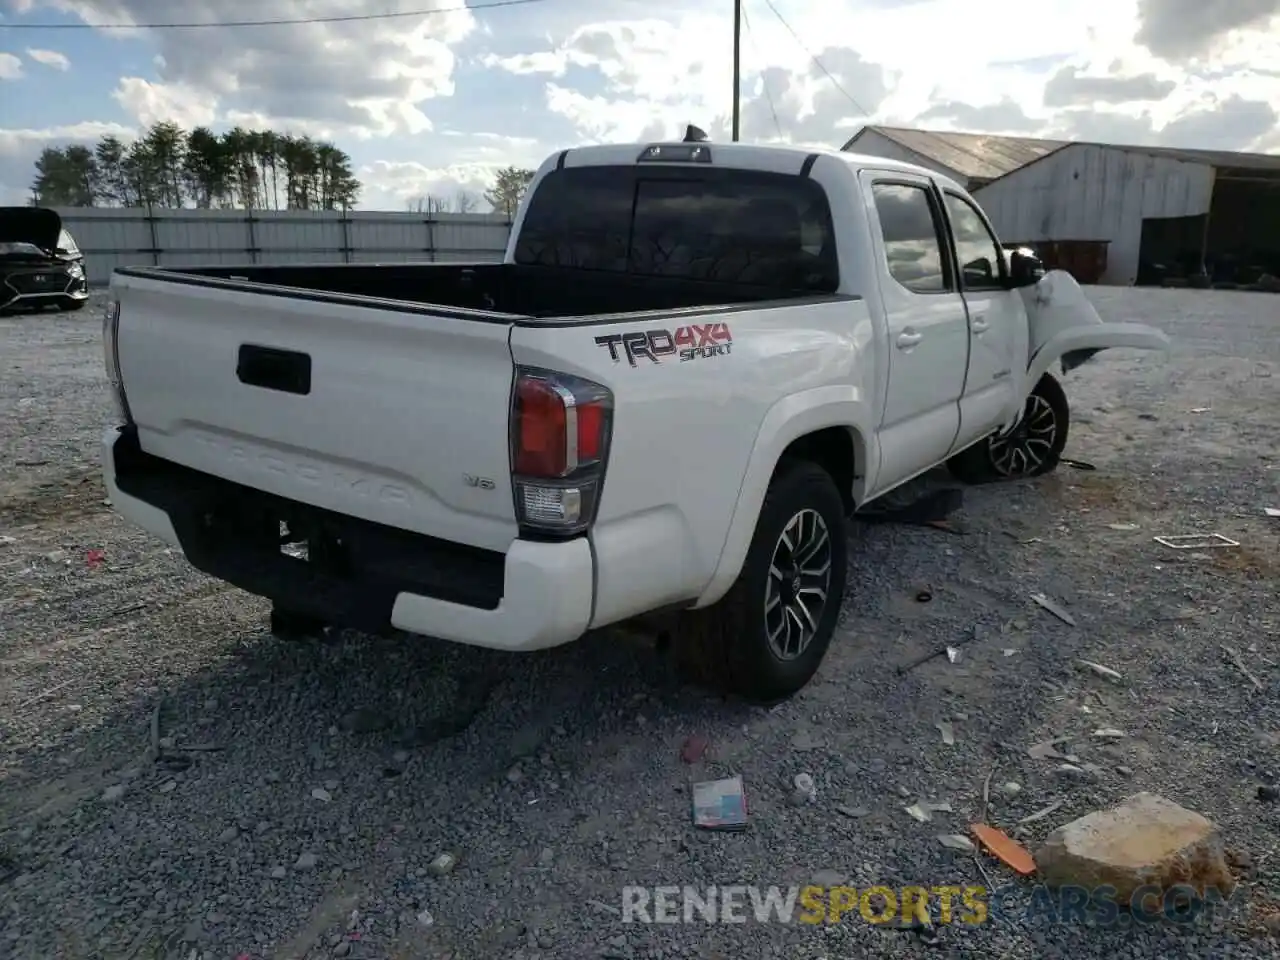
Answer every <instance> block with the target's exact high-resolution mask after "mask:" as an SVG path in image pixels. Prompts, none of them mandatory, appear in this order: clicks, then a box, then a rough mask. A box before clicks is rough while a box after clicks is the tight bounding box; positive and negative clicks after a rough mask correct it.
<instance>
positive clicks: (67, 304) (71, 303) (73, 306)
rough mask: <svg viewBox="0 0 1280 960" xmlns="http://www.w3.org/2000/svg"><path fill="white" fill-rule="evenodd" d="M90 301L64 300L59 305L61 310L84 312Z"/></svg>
mask: <svg viewBox="0 0 1280 960" xmlns="http://www.w3.org/2000/svg"><path fill="white" fill-rule="evenodd" d="M88 302H89V301H88V300H63V301H62V302H61V303H59V304H58V309H59V310H83V309H84V307H85V304H86V303H88Z"/></svg>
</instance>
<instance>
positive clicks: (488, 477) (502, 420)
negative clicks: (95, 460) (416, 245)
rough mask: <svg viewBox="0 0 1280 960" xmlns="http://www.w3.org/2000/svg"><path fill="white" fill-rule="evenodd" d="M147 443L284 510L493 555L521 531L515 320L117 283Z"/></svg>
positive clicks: (134, 398) (128, 378)
mask: <svg viewBox="0 0 1280 960" xmlns="http://www.w3.org/2000/svg"><path fill="white" fill-rule="evenodd" d="M112 289H113V293H114V296H115V297H116V298H117V299H118V300H119V301H120V305H121V306H120V332H119V353H120V367H121V374H122V379H123V381H124V389H125V392H126V394H127V397H128V402H129V406H130V410H131V413H132V415H133V418H134V420H135V422H136V423H137V426H138V438H139V441H140V443H141V445H142V448H143V449H144V450H145V451H146V452H148V453H150V454H153V455H155V456H157V457H162V458H164V459H166V460H171V461H173V462H175V463H179V464H182V465H184V466H188V467H191V468H194V469H196V470H200V471H203V472H205V473H209V474H213V475H214V476H217V477H221V478H223V479H226V480H232V481H235V482H237V483H241V484H244V485H246V486H249V487H253V488H255V489H258V490H264V491H267V492H269V493H273V494H276V495H277V496H281V497H285V498H288V499H290V500H296V501H300V502H302V503H307V504H311V505H313V506H317V507H323V508H326V509H329V510H333V511H336V512H338V513H342V514H347V515H349V516H354V517H359V518H362V519H365V520H370V521H374V522H377V523H383V524H387V525H389V526H393V527H398V528H400V529H404V530H411V531H415V532H418V533H423V534H427V535H429V536H433V537H439V538H441V539H445V540H451V541H454V542H456V543H465V544H469V545H472V546H476V547H482V548H485V549H489V550H506V549H507V547H508V546H509V545H510V543H511V540H512V539H513V538H514V537H515V536H516V532H517V530H516V519H515V511H514V507H513V504H512V497H511V492H510V486H509V483H508V480H507V478H508V476H509V473H510V454H509V439H508V438H509V434H508V416H509V413H508V411H509V407H510V400H511V378H512V361H511V350H510V345H509V338H510V329H511V328H510V325H509V324H508V323H506V322H504V321H503V319H502V318H501V317H496V316H494V317H489V316H488V315H486V317H485V318H484V319H473V318H467V317H458V316H448V315H439V314H433V313H431V312H430V311H423V310H417V311H415V309H414V307H412V306H405V307H403V308H402V309H397V308H395V307H393V306H392V305H391V304H389V303H388V304H387V305H386V308H382V307H379V306H359V305H355V304H354V303H352V302H345V303H344V302H335V301H332V300H325V299H313V298H304V297H294V296H289V295H287V294H284V293H272V292H266V291H264V292H245V291H243V290H234V289H227V288H225V287H223V288H218V287H210V286H202V285H200V284H197V283H185V282H181V280H180V278H179V279H175V280H160V279H155V278H151V277H136V276H122V275H120V274H117V275H116V276H115V278H114V281H113V287H112Z"/></svg>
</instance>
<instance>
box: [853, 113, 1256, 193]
mask: <svg viewBox="0 0 1280 960" xmlns="http://www.w3.org/2000/svg"><path fill="white" fill-rule="evenodd" d="M868 130H874V131H875V132H876V133H878V134H880V135H881V136H883V137H888V138H889V139H890V140H893V141H895V142H896V143H898V144H900V145H901V146H903V147H906V148H907V149H908V150H911V151H914V152H915V153H917V154H919V155H920V156H923V157H927V158H929V159H930V160H933V161H934V162H935V163H939V164H942V165H943V166H944V167H946V168H947V169H949V170H954V171H955V172H956V173H958V174H960V175H962V176H964V177H968V178H971V179H980V180H994V179H995V178H997V177H1002V176H1004V175H1005V174H1008V173H1012V172H1013V171H1014V170H1017V169H1020V168H1021V167H1025V166H1026V165H1027V164H1029V163H1031V162H1033V161H1035V160H1039V159H1040V158H1041V157H1045V156H1048V155H1049V154H1051V153H1053V152H1054V151H1055V150H1059V149H1061V148H1062V147H1067V146H1070V145H1071V144H1073V143H1087V144H1091V145H1093V146H1102V147H1112V148H1114V149H1116V150H1126V151H1130V152H1133V153H1146V154H1150V155H1153V156H1157V157H1168V158H1170V159H1172V160H1182V161H1184V162H1187V163H1203V164H1206V165H1208V166H1211V167H1217V168H1219V169H1223V170H1228V169H1229V170H1266V171H1276V172H1280V154H1271V153H1233V152H1232V151H1230V150H1197V149H1190V148H1183V147H1139V146H1127V145H1125V144H1112V143H1096V142H1094V141H1089V140H1041V139H1038V138H1035V137H1002V136H997V135H994V134H986V133H952V132H950V131H944V130H912V129H908V128H905V127H879V126H867V127H863V128H862V129H861V130H859V131H858V133H857V134H856V135H855V136H854V137H853V138H852V139H851V140H850V141H849V142H848V143H846V144H845V145H844V147H843V149H845V150H848V149H849V148H850V147H851V146H853V144H854V142H855V141H856V140H857V139H858V137H860V136H862V134H863V133H865V132H866V131H868Z"/></svg>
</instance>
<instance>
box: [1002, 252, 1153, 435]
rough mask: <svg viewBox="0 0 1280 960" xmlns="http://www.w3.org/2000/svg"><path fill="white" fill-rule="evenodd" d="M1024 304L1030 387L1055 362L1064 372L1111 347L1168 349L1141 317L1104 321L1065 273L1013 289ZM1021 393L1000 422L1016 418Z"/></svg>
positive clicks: (1020, 404)
mask: <svg viewBox="0 0 1280 960" xmlns="http://www.w3.org/2000/svg"><path fill="white" fill-rule="evenodd" d="M1019 292H1020V293H1021V294H1022V299H1023V302H1024V303H1025V305H1026V310H1027V327H1028V334H1029V335H1028V340H1027V376H1026V380H1025V381H1024V383H1025V385H1026V390H1027V391H1030V390H1032V389H1034V388H1035V385H1036V384H1037V383H1039V382H1040V378H1041V377H1043V376H1044V375H1045V374H1046V373H1048V372H1049V369H1050V368H1051V367H1052V366H1053V365H1054V364H1055V363H1058V362H1061V365H1062V372H1063V373H1064V374H1065V373H1068V372H1070V371H1071V370H1074V369H1075V368H1076V367H1078V366H1080V365H1081V364H1083V363H1087V362H1088V361H1089V360H1091V359H1093V357H1094V356H1095V355H1096V354H1098V353H1100V352H1101V351H1103V350H1110V349H1113V348H1115V347H1129V348H1132V349H1136V350H1168V349H1169V338H1168V337H1167V336H1166V335H1165V334H1164V333H1163V332H1162V331H1160V330H1157V329H1156V328H1155V327H1152V326H1148V325H1147V324H1145V323H1105V322H1103V320H1102V318H1101V317H1100V316H1098V311H1097V310H1096V309H1095V308H1094V306H1093V304H1092V303H1090V302H1089V298H1088V297H1087V296H1086V295H1085V292H1084V291H1083V290H1081V289H1080V284H1078V283H1076V281H1075V278H1074V277H1072V276H1071V274H1069V273H1067V272H1065V271H1063V270H1051V271H1050V272H1049V273H1046V274H1045V275H1044V276H1043V277H1041V278H1040V280H1039V282H1037V283H1036V284H1035V286H1032V287H1025V288H1023V289H1022V290H1020V291H1019ZM1021 410H1022V399H1021V398H1019V400H1018V403H1017V407H1016V408H1015V409H1014V410H1012V411H1010V421H1009V422H1008V423H1006V427H1009V426H1012V424H1013V423H1014V422H1016V420H1017V418H1018V416H1019V415H1020V413H1021Z"/></svg>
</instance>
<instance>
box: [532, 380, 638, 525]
mask: <svg viewBox="0 0 1280 960" xmlns="http://www.w3.org/2000/svg"><path fill="white" fill-rule="evenodd" d="M612 429H613V394H612V393H610V392H609V390H608V389H607V388H605V387H603V386H601V385H600V384H598V383H592V382H591V381H589V380H584V379H582V378H580V377H573V376H569V375H567V374H560V373H554V372H551V371H547V370H533V369H530V368H524V367H521V368H518V369H517V371H516V384H515V390H514V392H513V395H512V410H511V473H512V477H511V480H512V488H513V493H514V495H515V501H516V515H517V518H518V519H519V521H520V526H521V529H522V530H525V531H528V532H529V533H530V534H535V535H542V536H545V535H551V536H556V537H561V536H576V535H577V534H579V533H582V532H583V531H584V530H586V529H587V528H588V527H589V526H590V525H591V524H592V523H593V522H594V520H595V513H596V507H597V506H598V504H599V502H600V490H601V484H602V483H603V481H604V468H605V461H606V459H607V457H608V453H609V438H610V434H611V432H612Z"/></svg>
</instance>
